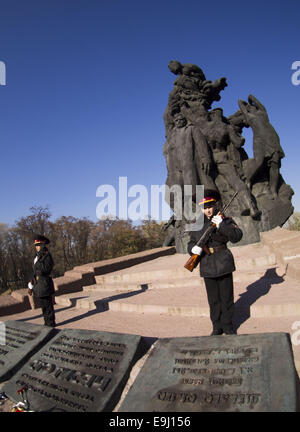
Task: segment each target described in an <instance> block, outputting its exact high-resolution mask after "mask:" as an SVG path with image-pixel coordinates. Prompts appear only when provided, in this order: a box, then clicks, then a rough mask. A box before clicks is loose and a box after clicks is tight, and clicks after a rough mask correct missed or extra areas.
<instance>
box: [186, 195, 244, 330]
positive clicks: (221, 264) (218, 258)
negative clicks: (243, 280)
mask: <svg viewBox="0 0 300 432" xmlns="http://www.w3.org/2000/svg"><path fill="white" fill-rule="evenodd" d="M219 198H220V196H219V194H217V193H216V192H209V193H207V192H205V198H204V199H203V200H201V201H200V202H199V205H200V206H201V210H202V212H203V213H204V226H203V228H202V229H201V230H200V231H192V232H191V233H190V242H189V244H188V252H189V254H190V255H193V254H197V255H199V256H200V276H202V277H203V278H204V282H205V287H206V292H207V299H208V303H209V307H210V319H211V321H212V325H213V331H212V333H211V334H212V335H221V334H223V333H225V334H235V331H234V329H233V323H232V319H233V311H234V298H233V280H232V272H233V271H234V270H235V265H234V259H233V255H232V253H231V252H230V250H229V249H228V248H227V245H226V244H227V242H228V241H230V242H232V243H237V242H238V241H240V240H241V238H242V236H243V233H242V231H241V230H240V228H239V227H238V226H237V225H236V224H235V222H234V221H233V220H232V219H231V218H230V217H224V218H223V216H221V215H220V214H218V215H216V216H214V211H215V208H216V205H217V201H218V200H219ZM211 222H213V223H214V224H215V225H216V228H215V229H214V231H213V232H212V234H211V235H210V237H209V239H208V241H207V242H206V246H207V247H208V248H209V251H210V254H209V255H208V254H206V253H205V252H204V251H203V249H202V248H201V247H200V246H197V245H196V243H197V242H198V240H199V239H200V237H201V235H202V234H203V233H204V231H205V230H206V229H207V227H208V226H209V225H210V224H211Z"/></svg>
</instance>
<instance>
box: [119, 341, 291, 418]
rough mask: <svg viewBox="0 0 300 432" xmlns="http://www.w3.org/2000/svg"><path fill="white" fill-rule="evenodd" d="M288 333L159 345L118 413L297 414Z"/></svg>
mask: <svg viewBox="0 0 300 432" xmlns="http://www.w3.org/2000/svg"><path fill="white" fill-rule="evenodd" d="M298 391H299V379H298V376H297V373H296V370H295V365H294V360H293V353H292V348H291V342H290V336H289V334H287V333H262V334H249V335H227V336H202V337H187V338H172V339H160V340H158V342H157V344H156V346H155V347H154V349H153V351H152V352H151V354H150V356H149V358H148V359H147V361H146V362H145V364H144V366H143V367H142V369H141V371H140V373H139V375H138V376H137V378H136V380H135V382H134V384H133V386H132V387H131V389H130V390H129V392H128V393H127V395H126V397H125V399H124V402H123V403H122V405H121V407H120V409H119V412H129V411H130V412H141V411H157V412H220V411H224V412H235V411H244V412H255V411H260V412H272V411H275V412H277V411H297V409H298V408H299V405H298V397H299V395H297V392H298Z"/></svg>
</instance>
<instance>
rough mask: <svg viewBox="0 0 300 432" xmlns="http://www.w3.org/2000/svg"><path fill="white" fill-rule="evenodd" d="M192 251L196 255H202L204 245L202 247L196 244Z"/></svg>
mask: <svg viewBox="0 0 300 432" xmlns="http://www.w3.org/2000/svg"><path fill="white" fill-rule="evenodd" d="M191 252H192V254H194V255H201V252H202V247H200V246H194V247H193V249H192V251H191Z"/></svg>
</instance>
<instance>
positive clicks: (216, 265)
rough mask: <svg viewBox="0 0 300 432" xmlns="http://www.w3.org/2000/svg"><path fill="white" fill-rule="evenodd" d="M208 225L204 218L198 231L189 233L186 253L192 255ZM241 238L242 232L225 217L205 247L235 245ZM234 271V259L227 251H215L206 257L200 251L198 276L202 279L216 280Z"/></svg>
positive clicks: (231, 220)
mask: <svg viewBox="0 0 300 432" xmlns="http://www.w3.org/2000/svg"><path fill="white" fill-rule="evenodd" d="M209 225H210V221H209V220H208V219H207V218H206V217H205V221H204V226H203V228H202V229H201V230H200V231H192V232H191V233H190V242H189V243H188V253H189V254H190V255H193V254H192V252H191V250H192V248H193V247H194V246H195V244H196V243H197V242H198V240H199V239H200V237H201V236H202V234H203V233H204V231H205V230H206V229H207V228H208V226H209ZM242 236H243V232H242V230H241V229H240V228H239V227H238V226H237V225H236V224H235V222H234V221H233V219H231V218H229V217H226V218H224V219H223V221H222V222H221V223H220V225H219V228H218V229H216V228H215V229H214V231H213V232H212V234H211V235H210V237H209V239H208V241H207V242H206V245H207V246H208V247H209V248H213V247H217V246H221V245H226V243H227V242H228V241H230V242H232V243H237V242H238V241H240V240H241V238H242ZM234 270H235V265H234V259H233V255H232V253H231V251H230V250H229V249H227V248H226V249H223V250H220V251H216V252H214V253H212V254H211V255H207V254H206V253H205V252H204V251H202V253H201V255H200V276H202V277H204V278H216V277H219V276H224V275H226V274H228V273H232V272H233V271H234Z"/></svg>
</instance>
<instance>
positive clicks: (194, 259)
mask: <svg viewBox="0 0 300 432" xmlns="http://www.w3.org/2000/svg"><path fill="white" fill-rule="evenodd" d="M199 261H200V256H199V255H196V254H195V255H192V256H191V257H190V259H189V260H188V261H187V262H186V263H185V264H184V268H186V269H187V270H189V271H190V272H192V271H193V270H194V268H195V267H197V265H198V263H199Z"/></svg>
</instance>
